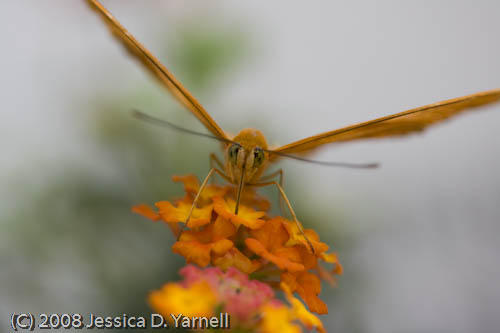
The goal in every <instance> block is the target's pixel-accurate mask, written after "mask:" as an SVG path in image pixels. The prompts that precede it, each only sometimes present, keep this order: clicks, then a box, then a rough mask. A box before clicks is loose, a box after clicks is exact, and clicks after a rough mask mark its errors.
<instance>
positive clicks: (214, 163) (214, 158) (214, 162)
mask: <svg viewBox="0 0 500 333" xmlns="http://www.w3.org/2000/svg"><path fill="white" fill-rule="evenodd" d="M216 167H219V169H221V170H224V165H223V164H222V162H221V161H220V160H219V158H218V157H217V155H215V153H211V154H210V169H213V168H216ZM213 179H215V178H213ZM210 183H213V181H211V182H210Z"/></svg>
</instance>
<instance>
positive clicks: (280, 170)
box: [260, 169, 285, 215]
mask: <svg viewBox="0 0 500 333" xmlns="http://www.w3.org/2000/svg"><path fill="white" fill-rule="evenodd" d="M276 176H279V181H278V183H279V184H280V186H281V187H282V188H283V187H284V186H283V182H284V175H283V169H279V170H276V171H275V172H273V173H270V174H268V175H265V176H263V177H261V178H260V180H261V181H266V180H269V179H273V178H275V177H276ZM278 198H279V202H280V212H281V214H282V215H285V206H284V202H283V198H282V197H281V195H278Z"/></svg>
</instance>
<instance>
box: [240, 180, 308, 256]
mask: <svg viewBox="0 0 500 333" xmlns="http://www.w3.org/2000/svg"><path fill="white" fill-rule="evenodd" d="M248 185H249V186H256V187H263V186H269V185H275V186H276V187H277V188H278V191H279V192H280V194H281V197H282V198H283V200H284V201H285V203H286V205H287V207H288V210H289V211H290V214H292V217H293V221H294V222H295V223H296V224H297V227H298V228H299V231H300V233H301V234H302V236H304V238H305V240H306V242H307V245H309V248H310V250H311V252H312V253H313V254H314V253H315V252H314V247H313V246H312V243H311V241H310V240H309V238H307V236H306V234H305V232H304V229H303V228H302V225H301V224H300V222H299V220H297V215H295V211H294V210H293V208H292V205H291V204H290V200H288V198H287V196H286V194H285V191H284V190H283V187H281V186H280V184H278V183H277V182H276V181H275V180H273V181H270V182H263V183H255V184H248Z"/></svg>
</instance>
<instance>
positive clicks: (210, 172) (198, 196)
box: [177, 168, 230, 240]
mask: <svg viewBox="0 0 500 333" xmlns="http://www.w3.org/2000/svg"><path fill="white" fill-rule="evenodd" d="M215 173H218V174H219V175H220V176H221V177H222V178H224V179H225V180H227V181H230V179H229V177H228V176H226V175H225V174H224V172H222V171H220V170H219V169H217V168H212V169H210V171H209V172H208V175H207V176H206V177H205V180H203V183H201V185H200V189H199V190H198V193H196V196H195V197H194V200H193V204H192V205H191V209H190V210H189V213H188V216H187V218H186V221H185V222H184V225H183V226H182V227H181V230H180V231H179V234H178V235H177V240H179V239H180V238H181V235H182V233H183V232H184V230H185V229H186V227H187V224H188V222H189V219H190V218H191V215H192V214H193V211H194V209H195V208H196V204H197V203H198V200H199V198H200V194H201V192H202V191H203V190H204V189H205V186H207V183H208V180H209V179H210V177H212V176H213V175H214V174H215Z"/></svg>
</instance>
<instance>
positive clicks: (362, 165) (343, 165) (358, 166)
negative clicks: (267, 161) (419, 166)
mask: <svg viewBox="0 0 500 333" xmlns="http://www.w3.org/2000/svg"><path fill="white" fill-rule="evenodd" d="M266 151H267V152H268V153H270V154H275V155H279V156H282V157H286V158H291V159H294V160H297V161H302V162H307V163H312V164H318V165H325V166H331V167H340V168H351V169H376V168H378V167H379V166H380V164H379V163H344V162H325V161H316V160H310V159H308V158H304V157H300V156H296V155H290V154H286V153H281V152H277V151H274V150H266Z"/></svg>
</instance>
